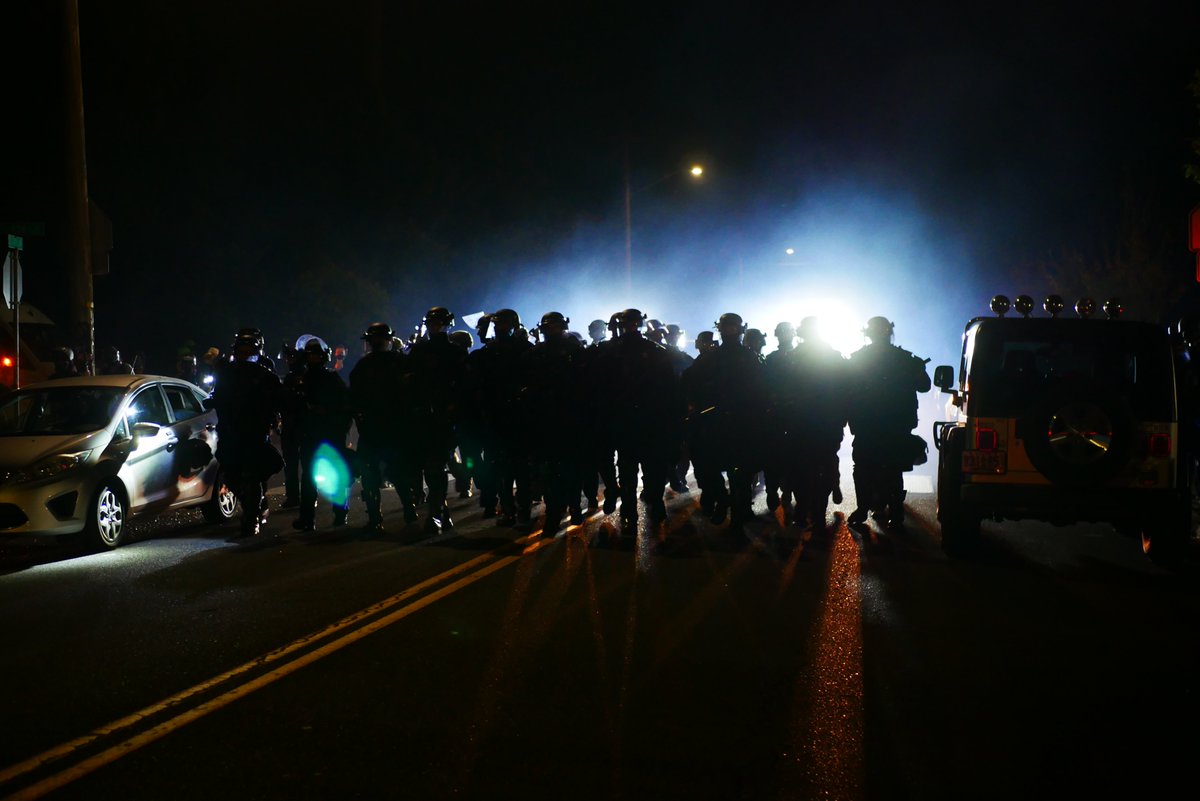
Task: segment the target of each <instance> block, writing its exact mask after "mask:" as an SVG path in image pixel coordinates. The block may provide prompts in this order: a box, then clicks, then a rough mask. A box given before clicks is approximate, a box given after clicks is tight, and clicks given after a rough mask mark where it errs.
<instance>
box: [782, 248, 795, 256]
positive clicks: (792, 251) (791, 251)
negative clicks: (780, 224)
mask: <svg viewBox="0 0 1200 801" xmlns="http://www.w3.org/2000/svg"><path fill="white" fill-rule="evenodd" d="M783 252H784V253H786V254H788V255H789V256H795V255H796V249H795V248H788V249H787V250H785V251H783Z"/></svg>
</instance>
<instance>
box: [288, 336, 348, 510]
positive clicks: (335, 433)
mask: <svg viewBox="0 0 1200 801" xmlns="http://www.w3.org/2000/svg"><path fill="white" fill-rule="evenodd" d="M302 352H303V354H304V360H305V362H306V365H307V366H306V368H305V370H304V373H303V375H302V376H301V378H300V395H301V397H302V398H303V402H304V406H303V408H302V410H301V413H300V418H299V431H298V437H299V446H300V448H299V450H300V514H299V516H298V517H297V518H296V521H295V522H294V523H292V527H293V528H295V529H297V530H299V531H312V530H314V529H315V528H316V510H317V485H316V479H315V477H314V475H313V462H314V459H315V457H316V455H317V450H318V449H319V448H320V447H321V445H323V444H328V445H331V446H333V448H334V449H336V451H337V452H338V454H339V455H341V456H343V457H344V455H345V453H346V436H347V435H348V434H349V432H350V422H351V417H350V396H349V390H347V389H346V384H345V382H344V381H342V377H341V376H340V375H338V374H337V373H336V372H335V371H333V370H331V369H330V368H329V359H330V356H331V355H332V352H331V350H330V348H329V346H328V345H326V344H325V342H324V341H322V340H321V339H319V338H318V337H313V338H312V339H309V340H308V341H307V342H305V343H304V350H303V351H302ZM349 489H350V488H349V487H346V488H344V489H342V488H335V492H337V493H338V494H341V493H345V496H344V498H343V499H342V500H338V497H337V495H335V496H334V497H333V498H331V499H330V503H331V504H332V506H333V524H334V525H335V526H343V525H345V524H346V515H347V513H348V511H349Z"/></svg>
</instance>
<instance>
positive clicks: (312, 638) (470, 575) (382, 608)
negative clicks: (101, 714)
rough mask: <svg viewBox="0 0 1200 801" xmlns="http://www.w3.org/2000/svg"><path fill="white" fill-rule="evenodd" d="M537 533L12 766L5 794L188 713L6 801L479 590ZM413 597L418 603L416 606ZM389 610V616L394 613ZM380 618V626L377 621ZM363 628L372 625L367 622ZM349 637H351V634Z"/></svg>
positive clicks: (37, 792) (0, 773)
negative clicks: (51, 768) (34, 775)
mask: <svg viewBox="0 0 1200 801" xmlns="http://www.w3.org/2000/svg"><path fill="white" fill-rule="evenodd" d="M537 534H538V532H534V533H533V534H531V535H529V536H527V537H522V538H521V539H518V540H516V541H515V542H514V543H512V544H511V545H505V546H503V547H501V548H498V549H496V550H494V551H490V552H488V553H485V554H481V555H479V556H477V557H475V558H474V559H470V560H468V561H466V562H463V563H462V564H460V565H456V566H455V567H452V568H450V569H449V570H446V571H444V572H442V573H439V574H438V575H436V576H433V577H432V578H428V579H426V580H425V581H422V582H420V583H419V584H414V585H413V586H411V587H408V588H407V589H405V590H403V591H401V592H398V593H396V594H395V595H393V596H391V597H390V598H386V599H384V600H382V601H380V602H379V603H376V604H373V605H371V606H368V607H366V608H364V609H361V610H359V611H358V612H355V613H354V614H352V615H349V616H348V617H345V618H342V619H341V620H339V621H337V622H336V623H333V624H331V625H329V626H326V627H325V628H323V629H321V630H320V631H316V632H313V633H312V634H308V635H306V636H304V637H301V638H300V639H298V640H295V641H294V642H291V643H289V644H288V645H285V646H283V647H281V648H277V649H276V650H274V651H271V652H269V653H266V654H264V655H262V656H260V657H258V658H256V659H252V660H250V661H249V662H246V663H244V664H241V665H238V666H237V667H235V668H233V669H231V670H227V671H225V672H224V673H221V674H220V675H217V676H214V677H213V678H211V679H208V680H207V681H203V682H201V683H199V684H197V685H194V686H192V687H189V688H188V689H186V690H183V691H182V692H178V693H176V694H175V695H172V696H170V697H169V698H165V699H163V700H162V701H159V702H158V703H156V704H152V705H151V706H148V707H144V708H143V709H139V710H138V711H137V712H134V713H132V714H130V715H126V716H125V717H123V718H120V719H119V720H115V721H112V722H111V723H107V724H105V725H103V726H100V727H99V728H96V729H93V730H92V731H91V732H89V733H87V734H85V735H83V736H81V737H77V738H75V739H74V740H70V741H68V742H65V743H62V744H61V745H57V746H55V747H53V748H51V749H49V750H47V751H43V752H42V753H40V754H37V755H35V756H32V757H30V758H29V759H26V760H24V761H22V762H18V763H17V764H15V765H10V766H9V767H7V768H4V769H2V770H0V786H3V785H4V784H6V783H8V782H11V781H13V780H14V779H17V778H19V777H21V776H24V775H25V774H27V773H31V772H33V771H36V770H39V769H41V768H44V767H46V766H48V765H51V764H53V763H54V762H57V761H58V760H60V759H63V758H66V757H69V756H72V755H74V754H75V753H77V752H79V751H82V750H83V749H86V748H87V747H88V746H91V745H93V744H95V743H97V742H98V741H100V740H103V739H106V738H109V737H112V736H113V735H116V734H118V733H120V732H122V731H125V730H126V729H131V728H133V727H135V726H137V725H138V724H140V723H143V722H146V721H149V719H150V718H152V717H154V716H157V715H160V714H162V713H164V712H167V711H169V710H173V709H177V708H180V707H183V710H182V711H180V712H178V713H177V714H176V715H174V716H173V717H171V718H168V719H167V720H164V721H162V722H161V723H158V724H156V725H154V726H152V727H151V728H149V729H146V730H144V731H142V732H140V733H138V734H135V735H133V736H131V737H129V738H127V739H125V740H123V741H122V742H119V743H117V744H116V745H113V746H110V747H109V748H106V749H104V750H103V751H101V752H99V753H97V754H95V755H93V756H90V757H87V758H86V759H83V760H82V761H80V762H77V763H75V764H74V765H72V766H70V767H68V768H65V769H64V770H61V771H59V772H57V773H54V774H53V775H51V776H48V777H46V778H45V779H42V780H41V781H38V782H36V783H35V784H31V785H29V786H28V787H24V788H22V789H20V790H18V791H16V792H15V793H13V794H11V795H9V796H6V797H5V799H4V801H17V800H18V799H20V800H21V801H25V800H26V799H34V798H41V797H42V796H44V795H46V794H47V793H49V792H52V791H53V790H56V789H58V788H59V787H62V786H63V785H66V784H69V783H70V782H73V781H75V780H76V779H79V778H82V777H83V776H86V775H87V774H89V773H91V772H92V771H94V770H96V769H98V768H101V767H103V766H105V765H107V764H109V763H111V762H114V761H116V760H117V759H120V758H121V757H123V756H125V755H127V754H131V753H133V752H134V751H136V750H138V749H139V748H141V747H142V746H145V745H149V744H150V743H152V742H154V741H155V740H159V739H161V738H163V737H165V736H167V735H168V734H170V733H172V732H174V731H176V730H177V729H179V728H181V727H183V726H186V725H187V724H188V723H191V722H192V721H194V720H198V719H200V718H202V717H204V716H205V715H207V714H209V713H210V712H214V711H216V710H218V709H220V708H222V707H224V706H227V705H229V704H231V703H233V702H234V701H236V700H238V699H239V698H243V697H245V696H247V695H249V694H250V693H252V692H254V691H255V690H258V689H261V688H263V687H266V686H267V685H269V684H271V683H273V682H275V681H278V680H279V679H281V678H283V677H284V676H287V675H288V674H290V673H294V672H295V671H297V670H299V669H300V668H302V667H304V666H305V665H309V664H312V663H313V662H316V661H317V660H318V659H321V658H323V657H326V656H329V655H330V654H332V653H335V652H336V651H340V650H341V649H342V648H345V647H346V646H347V645H350V644H351V643H354V642H357V641H359V640H361V639H363V638H364V637H367V636H369V635H371V634H374V633H375V632H377V631H379V630H380V629H383V628H385V627H387V626H390V625H392V624H393V623H396V622H397V621H400V620H403V619H404V618H406V617H408V616H409V615H411V614H413V613H414V612H419V611H420V610H422V609H424V608H425V607H427V606H429V605H430V604H432V603H434V602H436V601H439V600H441V599H442V598H445V597H446V596H448V595H451V594H453V593H455V592H458V591H459V590H461V589H463V588H464V587H467V586H469V585H471V584H474V583H475V582H476V581H479V580H480V579H482V578H486V577H487V576H490V575H491V574H492V573H495V572H496V571H498V570H502V569H504V568H505V567H507V566H508V565H510V564H512V563H513V562H515V561H517V560H519V559H520V558H521V557H522V556H523V555H524V554H527V553H530V552H532V551H534V550H537V549H539V548H540V547H541V546H543V545H547V544H549V543H550V542H551V540H542V541H540V542H537V543H535V544H534V545H533V546H531V547H529V548H526V549H525V551H524V552H523V553H520V554H517V555H509V556H502V555H501V554H502V553H504V552H505V551H510V550H511V549H512V547H513V546H514V545H521V544H524V543H526V542H528V541H530V540H533V539H534V538H536V536H537ZM456 576H457V577H458V578H457V579H456V580H455V581H452V582H451V583H449V584H446V585H445V586H443V587H441V588H440V589H437V590H435V591H434V592H431V593H429V594H427V595H422V593H424V592H425V591H426V590H428V589H430V588H432V587H436V586H438V585H439V584H442V583H443V582H445V581H447V580H449V579H453V578H455V577H456ZM415 596H420V597H419V598H416V600H410V599H413V598H414V597H415ZM389 610H391V611H389ZM384 612H387V614H384V615H383V616H382V617H376V616H377V615H380V614H381V613H384ZM372 618H375V619H372ZM364 621H369V622H365V623H364ZM347 629H349V631H346V630H347ZM343 631H345V632H346V633H344V634H342V635H341V636H340V637H337V638H336V639H332V640H329V641H328V642H326V643H325V644H323V645H321V646H319V647H317V648H313V649H312V650H309V651H306V652H304V653H302V654H300V655H299V656H294V655H295V654H296V652H298V651H301V650H303V649H305V648H308V647H309V646H311V645H313V644H314V643H318V642H320V641H322V640H325V639H327V638H329V637H331V636H333V635H335V634H337V633H338V632H343ZM268 665H275V667H274V668H272V669H271V670H269V671H267V672H265V673H261V674H259V675H257V676H254V677H247V676H246V674H249V673H251V672H252V671H256V670H260V669H262V668H264V667H266V666H268ZM239 677H243V679H244V680H243V681H241V682H240V683H238V684H236V685H234V686H233V687H231V688H229V689H227V690H225V691H224V692H222V693H221V694H220V695H217V696H215V697H213V698H211V699H209V700H207V701H202V702H200V703H197V704H195V705H188V702H189V701H191V700H192V699H194V698H195V697H196V696H198V695H200V694H202V693H205V692H207V691H209V690H212V689H214V688H217V687H219V686H220V685H223V684H226V683H227V682H230V681H231V680H233V679H237V678H239Z"/></svg>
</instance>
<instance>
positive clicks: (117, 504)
mask: <svg viewBox="0 0 1200 801" xmlns="http://www.w3.org/2000/svg"><path fill="white" fill-rule="evenodd" d="M128 517H129V503H128V502H127V501H126V500H125V493H124V491H123V490H122V489H121V487H120V485H118V484H117V483H115V482H113V481H106V482H105V483H103V484H101V485H100V488H99V489H97V490H96V495H95V497H93V498H92V504H91V506H90V507H89V509H88V519H87V526H86V527H85V529H84V531H85V534H86V538H87V543H88V545H89V546H91V547H92V548H94V549H96V550H101V551H111V550H112V549H113V548H116V547H118V546H119V545H121V544H122V543H124V542H125V540H126V539H127V535H126V530H127V527H128Z"/></svg>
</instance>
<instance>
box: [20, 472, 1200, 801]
mask: <svg viewBox="0 0 1200 801" xmlns="http://www.w3.org/2000/svg"><path fill="white" fill-rule="evenodd" d="M849 467H850V466H849V464H844V465H843V470H844V474H845V475H846V476H847V479H846V480H845V482H844V483H845V484H846V485H847V487H848V485H849V483H850V482H849V480H848V476H849ZM910 486H911V487H912V489H913V490H914V491H913V492H912V493H910V498H909V500H910V510H909V522H908V525H907V526H906V528H905V529H904V530H903V531H902V532H897V533H884V532H881V531H879V530H878V529H876V528H875V527H874V526H873V525H872V527H871V528H870V529H869V530H868V531H865V532H856V531H851V530H849V529H848V528H847V527H846V526H845V524H844V522H843V519H842V517H841V516H840V515H839V516H838V517H837V523H838V525H837V528H836V529H835V530H834V531H833V532H832V533H831V534H828V535H823V536H822V535H817V536H812V535H810V533H808V532H802V531H798V530H795V529H781V528H780V527H779V526H777V525H775V524H774V523H772V522H771V521H770V520H769V519H768V518H767V517H765V516H764V517H763V518H762V519H761V520H760V521H758V522H757V523H756V524H754V525H753V526H751V527H748V528H747V530H746V531H745V532H744V533H741V534H731V533H730V532H729V531H728V529H727V527H725V526H719V527H717V526H713V525H711V524H710V523H709V522H708V521H706V520H704V519H702V516H701V515H699V514H695V515H693V512H694V511H695V510H696V508H697V507H696V504H695V501H694V498H693V496H692V495H682V496H678V497H675V498H673V499H672V500H671V501H670V504H669V507H670V509H671V512H672V516H671V521H670V524H669V527H668V530H667V531H666V532H665V534H660V535H655V534H653V533H650V532H645V531H643V532H641V534H640V535H639V536H638V537H637V538H636V539H634V538H626V539H622V538H620V537H617V536H616V534H615V532H614V529H613V526H614V525H615V522H616V516H615V515H614V516H611V517H595V518H591V519H589V521H588V522H587V524H586V525H585V526H583V527H581V528H577V529H572V530H569V531H567V532H566V533H562V534H559V535H558V536H557V537H555V538H542V537H538V536H532V537H528V538H523V537H521V536H520V535H518V534H516V533H514V532H513V531H512V530H511V529H503V528H497V527H495V526H494V525H491V521H484V520H482V519H480V517H479V511H478V508H477V507H476V506H475V505H474V502H473V501H471V500H465V501H456V502H455V504H454V511H455V518H456V520H457V522H458V524H459V525H458V529H457V531H456V533H455V534H454V535H443V536H441V537H436V538H428V537H426V536H425V535H424V534H423V533H422V531H421V530H420V528H419V527H418V526H413V527H407V528H405V527H404V526H403V522H402V518H401V516H400V514H399V511H398V509H397V508H396V506H395V501H394V497H389V504H391V505H390V506H389V507H388V508H387V515H386V519H385V523H386V525H387V527H388V529H389V534H388V535H387V536H385V537H382V538H366V537H363V536H361V534H360V533H359V532H358V531H356V530H355V528H354V525H355V522H356V521H355V519H353V518H352V520H351V526H350V527H348V528H346V529H337V530H335V529H329V528H324V529H321V530H319V531H318V532H317V533H316V534H315V535H308V536H302V535H299V534H296V533H294V532H292V530H291V528H290V520H291V519H292V518H291V515H282V514H276V515H275V516H274V517H273V518H272V520H271V522H270V523H269V525H268V533H270V534H277V535H278V536H271V537H268V538H266V539H264V541H263V542H261V543H251V544H237V543H231V542H228V541H227V537H228V536H229V535H230V534H231V533H232V530H231V529H221V528H217V527H213V526H208V525H205V524H204V523H203V522H202V521H201V520H200V519H199V515H198V514H196V513H189V512H182V513H176V514H173V515H169V516H167V517H164V518H160V519H158V520H155V521H150V522H147V523H142V524H139V526H138V538H137V540H136V541H135V542H134V543H133V544H131V545H129V546H126V547H123V548H121V549H119V550H117V551H115V552H113V553H108V554H92V555H88V554H84V553H82V552H80V551H79V550H78V548H77V547H76V546H73V545H70V544H64V545H58V546H53V547H34V546H31V545H28V544H19V543H18V544H12V543H9V544H5V545H3V546H2V547H0V612H2V614H0V638H2V640H0V642H2V643H3V649H2V651H0V678H2V679H3V685H2V686H3V687H4V692H3V693H2V694H0V797H5V798H37V797H42V796H44V795H47V794H50V795H52V796H53V797H55V798H87V799H94V798H115V797H122V798H130V799H138V798H146V799H164V798H172V799H190V798H197V799H199V798H205V799H211V798H289V799H297V798H322V799H340V798H368V799H378V798H416V799H425V798H516V797H521V798H526V799H528V798H560V797H570V798H579V799H592V798H596V799H614V798H617V799H652V798H689V799H693V798H714V799H717V798H719V799H741V798H746V799H760V798H761V799H792V798H795V799H803V798H831V799H834V798H841V799H866V798H870V799H875V798H879V799H931V798H935V799H941V798H946V799H950V798H954V799H964V798H967V799H974V798H997V799H999V798H1005V799H1010V798H1014V797H1022V798H1031V797H1034V798H1041V797H1064V796H1067V797H1109V796H1112V795H1113V794H1114V793H1117V792H1120V791H1123V790H1126V789H1128V791H1129V793H1130V795H1131V796H1132V797H1137V798H1167V797H1171V798H1178V797H1181V796H1182V797H1187V796H1189V795H1191V794H1192V793H1193V792H1194V791H1193V790H1191V789H1190V788H1191V784H1192V781H1193V779H1192V773H1193V771H1192V770H1191V766H1192V762H1193V759H1194V755H1195V754H1196V753H1197V752H1198V751H1200V736H1198V735H1197V733H1196V726H1195V721H1196V719H1197V713H1198V712H1200V702H1198V700H1197V691H1196V684H1197V670H1198V667H1200V638H1197V636H1196V620H1197V612H1198V611H1200V592H1198V587H1200V584H1198V582H1197V576H1198V575H1200V569H1198V568H1200V555H1198V554H1197V553H1196V551H1195V549H1194V548H1193V551H1192V553H1191V554H1190V558H1189V561H1188V563H1187V564H1186V565H1184V566H1183V568H1182V569H1181V570H1179V571H1176V572H1166V571H1164V570H1162V569H1160V568H1158V567H1156V566H1154V565H1152V564H1150V563H1149V562H1147V561H1146V560H1145V559H1144V558H1143V557H1142V556H1141V554H1140V552H1139V549H1138V547H1137V544H1136V543H1135V542H1133V541H1131V540H1128V539H1124V538H1121V537H1119V536H1118V535H1116V534H1114V533H1113V532H1111V531H1110V530H1108V529H1106V528H1104V527H1092V526H1074V527H1070V528H1053V527H1050V526H1045V525H1041V524H1023V525H1019V526H1014V525H1012V524H1006V525H1004V526H1002V527H998V526H992V525H988V526H985V531H986V534H985V539H984V547H983V549H982V551H981V553H980V554H979V555H978V556H977V557H975V558H973V559H971V560H970V561H965V562H963V561H951V560H948V559H947V558H945V557H944V556H943V555H942V553H941V551H940V548H939V541H938V531H937V526H936V523H935V522H934V521H933V498H932V495H931V494H929V492H928V488H929V481H928V479H927V478H923V477H921V476H916V477H914V480H913V481H912V482H911V484H910ZM389 496H390V493H389ZM848 496H849V493H848ZM276 501H278V496H276ZM356 504H357V502H356ZM758 504H759V508H760V509H762V508H763V507H762V498H761V496H760V498H759V500H758ZM852 504H853V499H852V497H847V500H846V503H844V504H843V505H842V506H841V507H839V511H840V512H843V513H848V512H849V510H850V509H851V508H853V506H852ZM354 511H355V512H359V511H360V510H359V509H358V507H357V505H356V506H355V508H354ZM330 517H331V516H330V513H329V511H328V510H327V509H323V510H322V511H321V512H320V514H319V515H318V524H319V525H328V523H329V520H330ZM361 519H362V517H361V514H359V515H358V517H357V522H361ZM1195 545H1196V543H1193V546H1195Z"/></svg>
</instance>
